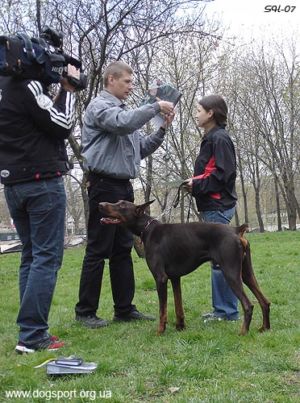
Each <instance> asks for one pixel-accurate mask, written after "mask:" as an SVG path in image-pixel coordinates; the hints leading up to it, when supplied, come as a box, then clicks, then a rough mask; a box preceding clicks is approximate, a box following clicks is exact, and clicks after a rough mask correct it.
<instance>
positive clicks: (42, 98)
mask: <svg viewBox="0 0 300 403" xmlns="http://www.w3.org/2000/svg"><path fill="white" fill-rule="evenodd" d="M25 91H26V105H25V106H26V108H27V110H28V112H29V113H30V115H31V117H32V119H33V121H34V123H35V124H36V126H37V127H38V128H39V129H40V130H41V131H43V132H44V133H46V134H48V135H50V136H54V137H57V138H61V139H65V138H67V137H68V136H69V135H70V133H71V129H72V126H73V123H74V118H75V97H74V95H73V94H72V93H70V92H67V91H65V90H64V89H63V88H61V89H60V91H59V94H58V96H57V97H56V99H55V101H54V102H53V101H52V100H51V98H50V97H49V96H48V95H46V94H45V93H44V89H43V86H42V84H41V83H40V82H39V81H30V82H29V83H28V84H27V86H26V88H25Z"/></svg>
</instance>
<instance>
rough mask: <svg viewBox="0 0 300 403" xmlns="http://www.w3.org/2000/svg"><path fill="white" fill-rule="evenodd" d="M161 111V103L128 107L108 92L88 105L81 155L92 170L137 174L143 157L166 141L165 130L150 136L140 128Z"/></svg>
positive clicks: (117, 175)
mask: <svg viewBox="0 0 300 403" xmlns="http://www.w3.org/2000/svg"><path fill="white" fill-rule="evenodd" d="M159 112H160V107H159V105H158V103H157V102H156V103H154V104H147V105H143V106H141V107H139V108H136V109H133V110H126V109H125V105H124V104H123V103H122V102H121V101H120V100H119V99H118V98H116V97H115V96H114V95H112V94H110V93H109V92H108V91H106V90H104V91H101V93H100V95H99V96H98V97H96V98H95V99H94V100H93V101H91V102H90V104H89V105H88V107H87V109H86V112H85V116H84V124H83V129H82V156H83V158H84V166H85V168H86V169H88V170H89V171H92V172H95V173H98V174H100V175H103V176H108V177H112V178H117V179H133V178H136V177H137V176H138V173H139V167H140V162H141V159H143V158H145V157H147V156H148V155H149V154H151V153H153V152H154V151H155V150H156V149H157V148H158V147H159V146H160V145H161V143H162V142H163V139H164V134H165V132H164V130H162V129H159V130H158V131H157V132H156V133H153V134H151V135H149V136H144V135H142V134H141V133H140V132H139V130H138V129H140V128H141V127H142V126H143V125H144V124H145V123H147V122H149V120H151V119H152V118H153V117H154V116H155V115H156V114H158V113H159Z"/></svg>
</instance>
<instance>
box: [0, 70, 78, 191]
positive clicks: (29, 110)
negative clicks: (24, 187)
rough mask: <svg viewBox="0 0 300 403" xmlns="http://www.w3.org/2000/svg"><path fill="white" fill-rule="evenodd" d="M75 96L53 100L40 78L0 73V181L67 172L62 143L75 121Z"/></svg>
mask: <svg viewBox="0 0 300 403" xmlns="http://www.w3.org/2000/svg"><path fill="white" fill-rule="evenodd" d="M74 112H75V106H74V96H73V94H71V93H70V92H65V91H64V90H63V89H61V90H60V92H59V95H58V96H57V98H56V100H55V101H54V102H53V101H52V100H51V98H50V97H49V94H48V92H47V87H45V86H44V85H43V84H42V83H41V82H39V81H33V80H18V79H15V78H12V77H1V76H0V181H1V183H3V184H5V185H9V184H14V183H20V182H27V181H33V180H39V179H43V178H51V177H55V176H60V175H62V174H64V173H66V172H67V170H68V168H69V167H68V161H67V153H66V148H65V144H64V139H66V138H67V137H68V136H69V135H70V132H71V129H72V126H73V121H74Z"/></svg>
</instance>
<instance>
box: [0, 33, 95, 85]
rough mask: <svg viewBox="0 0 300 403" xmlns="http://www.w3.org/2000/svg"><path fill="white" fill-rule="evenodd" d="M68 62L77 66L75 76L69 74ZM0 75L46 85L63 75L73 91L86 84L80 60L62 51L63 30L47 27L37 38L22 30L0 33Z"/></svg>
mask: <svg viewBox="0 0 300 403" xmlns="http://www.w3.org/2000/svg"><path fill="white" fill-rule="evenodd" d="M68 64H70V65H72V66H74V67H76V68H77V69H78V70H79V75H78V78H76V77H74V76H70V75H68V69H67V66H68ZM0 75H2V76H13V77H16V78H19V79H33V80H37V81H41V82H43V83H44V84H46V85H49V84H54V83H59V82H60V80H61V78H62V77H66V78H67V80H68V82H69V83H70V84H71V85H72V87H74V88H75V90H76V91H80V90H83V89H85V88H86V86H87V76H86V75H85V74H83V73H82V69H81V62H80V61H79V60H78V59H75V58H74V57H72V56H69V55H67V54H66V53H64V52H63V35H62V33H61V32H58V31H56V30H54V29H52V28H49V27H45V29H44V30H43V31H42V34H41V35H40V37H39V38H29V36H28V35H26V34H24V33H17V34H16V35H9V36H0Z"/></svg>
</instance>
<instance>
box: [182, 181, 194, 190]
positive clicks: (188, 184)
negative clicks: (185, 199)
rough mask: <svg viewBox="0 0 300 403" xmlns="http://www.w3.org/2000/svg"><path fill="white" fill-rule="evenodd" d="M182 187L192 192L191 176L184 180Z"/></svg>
mask: <svg viewBox="0 0 300 403" xmlns="http://www.w3.org/2000/svg"><path fill="white" fill-rule="evenodd" d="M183 189H184V190H186V191H187V192H188V193H192V190H193V178H189V179H186V180H185V181H184V185H183Z"/></svg>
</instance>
